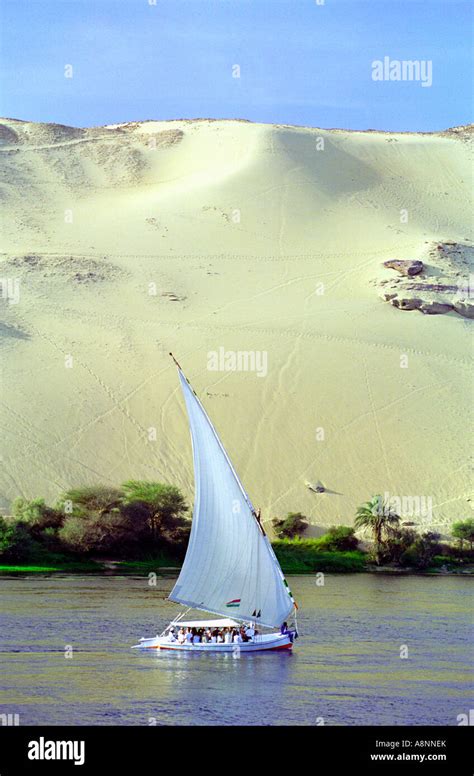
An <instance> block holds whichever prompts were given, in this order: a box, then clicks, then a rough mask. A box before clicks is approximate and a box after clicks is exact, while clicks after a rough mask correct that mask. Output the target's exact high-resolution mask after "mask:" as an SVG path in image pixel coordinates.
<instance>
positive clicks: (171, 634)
mask: <svg viewBox="0 0 474 776" xmlns="http://www.w3.org/2000/svg"><path fill="white" fill-rule="evenodd" d="M168 641H176V633H175V632H174V628H170V632H169V633H168Z"/></svg>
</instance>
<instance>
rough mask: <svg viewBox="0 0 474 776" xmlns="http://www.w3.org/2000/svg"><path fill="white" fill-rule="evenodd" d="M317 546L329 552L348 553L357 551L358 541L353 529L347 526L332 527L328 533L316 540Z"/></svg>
mask: <svg viewBox="0 0 474 776" xmlns="http://www.w3.org/2000/svg"><path fill="white" fill-rule="evenodd" d="M318 542H319V546H320V548H321V549H322V550H323V549H324V550H328V551H330V552H332V551H334V550H341V551H346V552H349V551H350V550H357V548H358V546H359V541H358V539H357V538H356V536H355V533H354V528H351V527H350V526H348V525H333V526H331V528H329V530H328V532H327V533H326V534H324V535H323V536H320V537H319V539H318Z"/></svg>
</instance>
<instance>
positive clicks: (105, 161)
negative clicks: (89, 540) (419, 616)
mask: <svg viewBox="0 0 474 776" xmlns="http://www.w3.org/2000/svg"><path fill="white" fill-rule="evenodd" d="M0 143H1V145H0V158H1V167H2V178H1V198H2V212H3V217H2V239H3V245H2V248H1V250H2V255H1V261H2V267H1V271H0V278H3V286H2V288H3V289H5V288H6V287H7V282H9V283H10V286H9V288H10V292H9V293H8V294H6V293H3V297H8V298H1V299H0V306H1V310H2V323H1V326H0V336H1V340H0V341H1V346H2V355H1V359H2V391H1V393H2V395H1V401H2V421H1V423H2V429H3V435H2V437H3V442H2V447H3V450H2V456H3V460H2V474H1V481H0V497H1V504H2V505H3V507H4V508H5V509H6V508H8V504H9V500H10V499H11V498H12V497H14V496H16V495H23V496H26V497H32V496H36V495H44V496H46V497H47V498H49V499H54V498H55V497H56V496H57V494H58V492H60V491H61V490H63V489H64V488H67V487H68V486H70V485H73V484H79V483H93V482H97V481H103V482H109V483H115V484H118V483H120V482H121V481H123V480H124V479H127V478H131V477H134V478H138V477H143V478H150V479H152V478H153V479H163V480H167V481H170V482H175V483H177V484H179V485H181V486H182V487H183V488H184V489H185V490H186V492H187V494H188V495H189V496H190V497H191V495H192V467H191V450H190V442H189V436H188V427H187V423H186V418H185V415H184V407H183V402H182V398H181V396H180V394H179V391H178V382H177V376H176V372H175V369H174V368H173V366H172V364H171V363H170V359H169V357H168V355H167V353H168V351H169V350H173V352H175V353H176V355H177V356H178V357H179V360H180V361H181V363H182V365H183V368H184V369H185V371H186V373H187V375H188V377H189V378H190V379H191V381H192V382H193V385H194V387H195V389H196V391H197V392H198V394H199V395H200V396H201V398H202V399H203V402H204V404H205V406H206V408H207V409H208V411H209V413H210V415H211V418H212V419H213V421H214V422H215V424H216V426H217V428H218V430H219V432H220V435H221V437H222V439H223V441H224V443H225V445H226V447H227V449H228V451H229V454H230V455H231V458H232V459H233V461H234V463H235V465H236V468H237V469H238V471H239V473H240V475H241V477H242V479H243V482H244V484H245V486H246V488H247V490H248V491H249V494H250V496H251V498H252V499H253V501H254V503H256V504H259V505H260V506H261V507H262V512H263V516H264V519H265V520H269V519H270V518H271V517H272V516H275V515H282V514H284V513H285V512H286V511H288V510H294V511H296V510H299V511H303V512H304V513H305V514H307V515H308V516H309V517H310V518H311V522H312V523H313V525H314V526H315V530H316V527H318V526H324V525H330V524H333V523H336V522H344V523H350V522H351V521H352V518H353V515H354V511H355V508H356V507H357V505H358V504H360V503H361V502H362V501H364V500H366V499H367V498H368V497H369V496H371V495H373V494H374V493H378V492H389V493H390V494H391V495H396V496H399V497H402V496H419V497H423V496H424V497H431V498H432V513H431V514H429V515H425V516H415V517H414V518H413V521H414V522H417V523H423V524H429V525H432V526H434V527H436V528H438V529H440V530H442V531H444V530H445V529H446V528H447V526H448V525H449V523H450V522H451V521H452V520H454V519H461V518H465V517H467V516H470V515H471V514H472V512H471V507H470V504H471V502H470V501H469V499H470V494H469V465H468V457H469V442H470V438H469V432H468V429H469V426H470V425H471V423H472V415H471V408H470V396H471V387H472V381H471V376H470V371H469V369H470V361H469V356H470V325H471V322H470V320H468V319H467V318H464V317H462V316H460V315H457V314H455V313H449V314H448V315H423V314H422V313H421V312H419V311H416V310H415V311H412V312H407V311H403V310H400V309H395V308H394V307H392V306H391V305H390V304H387V303H384V302H383V301H382V299H381V298H380V288H379V284H380V282H383V281H384V280H389V279H391V278H393V274H394V273H393V270H390V269H385V268H381V265H382V262H384V261H386V260H387V259H410V258H416V259H422V260H423V261H424V263H425V265H426V272H427V273H428V275H430V274H434V275H436V277H438V275H439V273H444V274H446V273H448V275H449V277H448V278H447V281H449V282H450V283H451V284H454V286H456V284H461V285H463V286H464V287H465V286H466V284H467V285H468V284H469V272H472V267H469V261H470V256H471V253H472V243H471V240H472V234H471V233H470V231H469V227H470V224H471V218H470V209H471V203H470V196H471V194H470V191H471V184H472V180H471V176H472V173H471V171H472V149H471V144H470V131H469V128H461V129H459V130H456V131H449V132H446V133H440V134H425V135H417V134H389V133H378V132H346V131H341V130H321V129H310V128H297V127H290V126H272V125H259V124H251V123H249V122H241V121H211V120H196V121H184V120H183V121H172V122H153V121H150V122H142V123H132V124H124V125H116V126H109V127H98V128H90V129H79V128H72V127H63V126H60V125H53V124H49V125H48V124H33V123H29V122H21V121H15V120H12V119H3V120H1V122H0ZM448 243H449V244H451V245H452V244H454V245H455V246H456V248H455V249H453V251H454V253H453V255H452V256H451V257H450V260H449V262H447V263H445V264H446V266H444V265H443V267H440V268H437V267H436V266H435V264H436V261H435V264H433V258H432V257H433V256H434V255H435V254H434V250H435V248H436V246H437V245H439V244H441V245H445V244H448ZM447 281H446V282H447ZM15 282H17V286H15ZM390 282H391V281H390ZM14 288H18V290H19V299H15V298H13V291H12V289H14ZM219 348H224V349H225V350H227V351H228V350H234V351H264V352H265V353H267V356H268V374H266V375H265V376H261V377H259V376H257V374H255V372H249V371H247V372H212V371H209V370H208V369H207V354H208V352H209V351H217V350H218V349H219ZM317 481H321V482H322V483H323V484H324V486H325V487H326V488H327V491H328V492H326V493H324V494H316V493H314V492H313V491H311V490H310V489H309V488H308V483H309V484H311V483H315V482H317ZM405 519H407V520H411V519H412V518H410V517H409V516H407V517H406V518H405Z"/></svg>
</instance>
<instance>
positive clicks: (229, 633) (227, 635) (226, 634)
mask: <svg viewBox="0 0 474 776" xmlns="http://www.w3.org/2000/svg"><path fill="white" fill-rule="evenodd" d="M232 639H233V633H232V631H231V629H230V628H225V629H224V642H225V643H226V644H231V643H232Z"/></svg>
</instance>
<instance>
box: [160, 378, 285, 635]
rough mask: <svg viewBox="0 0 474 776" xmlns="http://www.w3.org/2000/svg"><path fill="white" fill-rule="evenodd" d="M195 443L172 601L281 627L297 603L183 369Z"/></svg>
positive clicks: (185, 396)
mask: <svg viewBox="0 0 474 776" xmlns="http://www.w3.org/2000/svg"><path fill="white" fill-rule="evenodd" d="M179 376H180V380H181V386H182V389H183V393H184V398H185V401H186V406H187V410H188V415H189V423H190V427H191V438H192V443H193V459H194V477H195V500H194V512H193V522H192V528H191V535H190V539H189V545H188V550H187V553H186V558H185V560H184V564H183V567H182V569H181V573H180V575H179V578H178V580H177V582H176V585H175V586H174V588H173V590H172V592H171V595H170V596H169V598H170V599H171V600H172V601H176V602H177V603H181V604H185V605H186V606H190V607H193V608H195V609H202V610H204V611H206V612H212V613H214V614H221V615H224V616H227V617H232V618H233V619H236V620H256V621H257V622H258V623H261V624H262V625H267V626H269V627H275V626H279V625H281V623H282V622H283V621H284V620H285V619H286V618H287V617H288V615H289V614H290V612H291V611H292V609H293V606H294V601H293V598H292V595H291V591H290V589H289V587H288V584H287V582H286V580H285V578H284V576H283V573H282V571H281V568H280V565H279V563H278V560H277V559H276V557H275V554H274V552H273V549H272V546H271V544H270V542H269V541H268V539H267V537H266V536H265V534H264V532H263V531H262V530H261V528H260V526H259V524H258V522H257V520H256V518H255V515H254V509H253V506H252V504H251V502H250V500H249V498H248V496H247V494H246V493H245V490H244V488H243V486H242V484H241V483H240V481H239V478H238V477H237V474H236V472H235V470H234V468H233V466H232V464H231V462H230V460H229V458H228V456H227V453H226V452H225V450H224V447H223V445H222V443H221V441H220V440H219V437H218V436H217V433H216V431H215V429H214V427H213V425H212V423H211V421H210V420H209V418H208V416H207V414H206V411H205V410H204V407H203V406H202V404H201V402H200V401H199V399H198V398H197V396H196V394H195V393H194V391H193V389H192V388H191V386H190V384H189V383H188V381H187V380H186V378H185V377H184V375H183V373H182V372H181V370H179Z"/></svg>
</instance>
